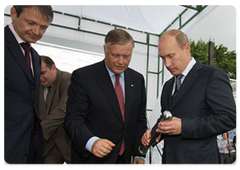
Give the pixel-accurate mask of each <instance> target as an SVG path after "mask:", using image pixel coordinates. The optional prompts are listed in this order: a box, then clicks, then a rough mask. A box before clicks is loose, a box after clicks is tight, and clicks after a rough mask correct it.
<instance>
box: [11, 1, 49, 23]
mask: <svg viewBox="0 0 240 170" xmlns="http://www.w3.org/2000/svg"><path fill="white" fill-rule="evenodd" d="M13 7H14V8H15V9H16V12H17V17H19V16H20V14H21V13H22V11H23V9H24V8H31V7H34V8H37V9H38V10H39V11H40V12H41V14H42V15H43V16H45V17H46V18H47V19H48V21H50V22H52V21H53V9H52V7H51V5H13Z"/></svg>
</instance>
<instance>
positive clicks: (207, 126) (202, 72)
mask: <svg viewBox="0 0 240 170" xmlns="http://www.w3.org/2000/svg"><path fill="white" fill-rule="evenodd" d="M173 83H174V79H173V78H172V79H170V80H169V81H168V82H166V84H165V85H164V87H163V91H162V96H161V105H162V111H165V110H169V111H170V112H171V113H172V115H173V116H175V117H178V118H181V120H182V134H181V135H175V136H168V135H165V136H164V143H165V145H164V155H163V163H220V161H219V152H218V147H217V135H218V134H221V133H223V132H226V131H228V130H231V129H233V128H235V127H236V106H235V101H234V99H233V95H232V88H231V86H230V83H229V78H228V76H227V74H226V73H225V72H224V71H223V70H220V69H219V68H216V67H212V66H206V65H203V64H202V63H200V62H199V61H198V62H197V63H196V64H195V65H194V66H193V68H192V69H191V70H190V72H189V73H188V75H187V76H186V78H185V80H184V82H183V84H182V86H181V88H180V90H179V91H178V94H177V96H176V98H175V101H174V103H171V94H172V88H173Z"/></svg>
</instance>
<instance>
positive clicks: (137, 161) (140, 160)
mask: <svg viewBox="0 0 240 170" xmlns="http://www.w3.org/2000/svg"><path fill="white" fill-rule="evenodd" d="M133 164H144V159H141V158H134V160H133Z"/></svg>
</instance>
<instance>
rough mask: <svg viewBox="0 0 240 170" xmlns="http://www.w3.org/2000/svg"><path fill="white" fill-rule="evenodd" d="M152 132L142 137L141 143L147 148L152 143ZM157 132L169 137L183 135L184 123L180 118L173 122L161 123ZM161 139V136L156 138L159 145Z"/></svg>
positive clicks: (174, 118) (174, 119) (175, 118)
mask: <svg viewBox="0 0 240 170" xmlns="http://www.w3.org/2000/svg"><path fill="white" fill-rule="evenodd" d="M151 130H152V129H148V130H147V131H146V132H145V133H144V134H143V136H142V139H141V142H142V144H143V145H144V146H147V145H149V143H150V140H151ZM156 132H158V133H162V134H168V135H179V134H181V133H182V121H181V119H180V118H177V117H173V118H172V119H171V120H166V121H163V122H159V123H158V128H157V130H156ZM160 138H161V135H160V136H159V137H158V138H156V142H157V143H158V142H159V140H160Z"/></svg>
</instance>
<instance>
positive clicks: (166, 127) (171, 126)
mask: <svg viewBox="0 0 240 170" xmlns="http://www.w3.org/2000/svg"><path fill="white" fill-rule="evenodd" d="M156 131H157V132H159V133H163V134H168V135H179V134H181V133H182V121H181V119H180V118H177V117H173V118H172V119H171V120H166V121H163V122H160V123H158V128H157V130H156Z"/></svg>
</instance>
